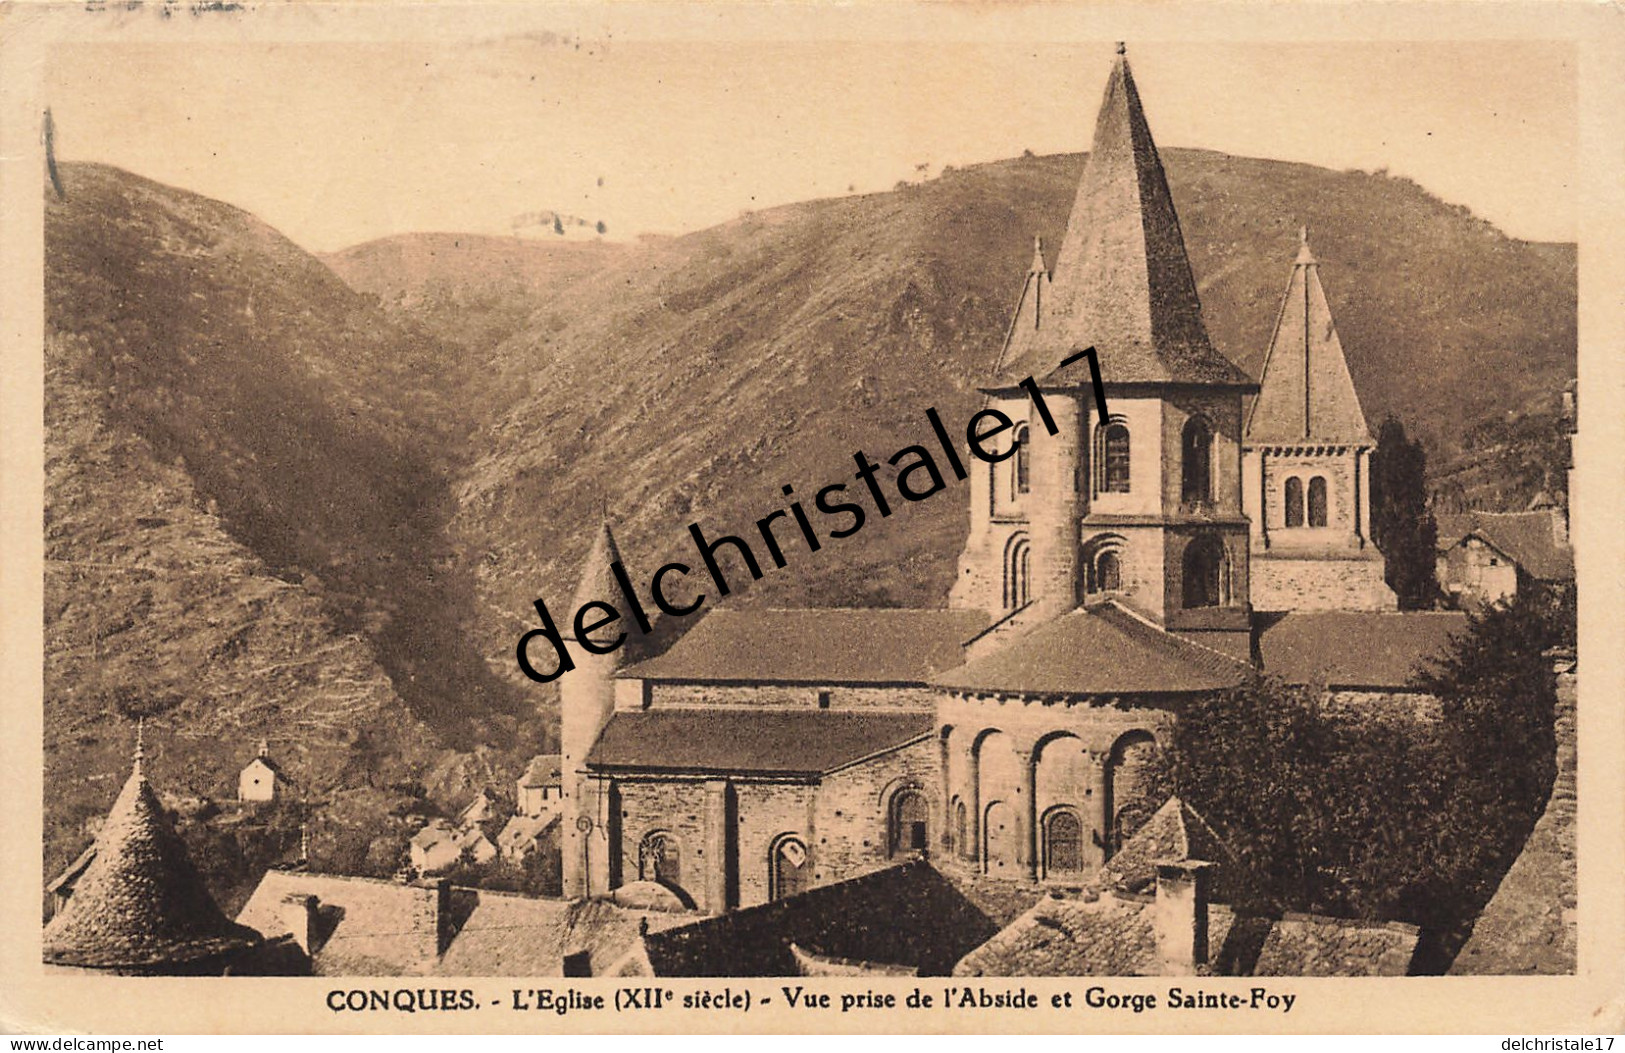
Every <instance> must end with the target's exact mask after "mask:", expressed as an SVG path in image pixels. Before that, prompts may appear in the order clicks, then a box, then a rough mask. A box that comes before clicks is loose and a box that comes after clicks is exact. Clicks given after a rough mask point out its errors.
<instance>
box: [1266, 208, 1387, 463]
mask: <svg viewBox="0 0 1625 1053" xmlns="http://www.w3.org/2000/svg"><path fill="white" fill-rule="evenodd" d="M1243 441H1244V442H1246V443H1248V444H1249V445H1263V444H1288V443H1303V442H1310V441H1312V442H1319V443H1337V444H1343V445H1356V446H1363V445H1369V444H1371V442H1372V439H1371V430H1370V428H1369V427H1368V426H1367V424H1366V419H1365V412H1364V411H1363V410H1362V409H1361V408H1360V399H1359V396H1358V395H1357V394H1356V393H1355V390H1354V380H1353V378H1352V377H1350V376H1349V368H1348V361H1347V360H1346V359H1345V358H1344V356H1343V343H1342V341H1341V340H1339V339H1338V336H1337V327H1336V326H1335V325H1334V324H1333V323H1332V309H1331V306H1330V304H1328V303H1327V301H1326V291H1325V289H1323V288H1322V287H1321V284H1320V267H1319V266H1318V261H1317V260H1316V259H1315V255H1314V253H1313V252H1311V251H1310V249H1309V237H1308V232H1307V230H1306V229H1304V228H1300V229H1299V231H1298V256H1297V259H1296V260H1295V261H1294V263H1293V266H1292V278H1291V280H1290V281H1289V282H1288V283H1287V290H1286V296H1284V297H1283V298H1282V300H1281V311H1280V313H1279V314H1278V315H1277V316H1276V320H1275V333H1274V335H1273V336H1272V337H1271V339H1270V347H1269V351H1268V352H1266V354H1265V355H1264V368H1263V371H1262V374H1261V376H1260V378H1259V393H1258V398H1257V399H1255V400H1254V401H1253V406H1252V409H1251V410H1250V411H1249V412H1248V414H1247V427H1246V435H1245V439H1244V440H1243Z"/></svg>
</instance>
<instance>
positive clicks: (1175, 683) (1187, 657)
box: [931, 603, 1251, 695]
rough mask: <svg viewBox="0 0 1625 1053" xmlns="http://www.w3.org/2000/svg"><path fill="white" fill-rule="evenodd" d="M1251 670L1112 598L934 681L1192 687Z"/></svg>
mask: <svg viewBox="0 0 1625 1053" xmlns="http://www.w3.org/2000/svg"><path fill="white" fill-rule="evenodd" d="M1250 673H1251V670H1250V667H1249V666H1247V665H1246V664H1245V663H1243V662H1238V661H1236V660H1235V659H1232V658H1228V657H1226V656H1224V655H1221V654H1219V653H1217V652H1215V651H1212V650H1209V649H1208V648H1205V647H1202V646H1199V645H1197V644H1193V643H1190V642H1189V641H1186V640H1182V639H1180V638H1179V637H1177V636H1174V635H1172V634H1170V633H1166V632H1163V631H1162V630H1161V629H1158V628H1157V627H1156V626H1154V625H1150V624H1148V623H1146V622H1144V621H1142V620H1141V619H1139V618H1137V617H1135V616H1134V615H1133V614H1131V613H1129V612H1128V611H1126V610H1124V609H1123V608H1121V607H1119V606H1118V605H1117V604H1115V603H1105V604H1101V605H1099V606H1095V607H1088V608H1080V609H1079V610H1075V611H1072V612H1071V613H1068V614H1065V615H1062V616H1061V617H1059V618H1056V619H1054V620H1053V621H1050V622H1047V623H1045V624H1043V625H1040V626H1038V627H1037V628H1034V629H1033V630H1032V631H1030V632H1028V633H1026V634H1025V635H1022V636H1019V637H1017V638H1015V639H1014V640H1012V641H1010V642H1009V643H1008V644H1006V645H1005V646H1004V647H1002V648H1001V649H999V650H997V651H994V652H992V653H991V654H987V655H984V656H982V657H980V658H977V659H974V660H972V661H970V662H966V663H965V664H964V665H962V666H960V667H958V668H957V669H952V670H949V671H948V672H946V673H942V674H940V675H938V676H935V677H933V678H932V680H931V682H932V683H933V684H936V685H937V686H939V687H946V688H951V689H955V690H962V691H998V692H1010V693H1017V694H1037V695H1142V694H1188V693H1191V692H1198V691H1215V690H1222V689H1225V688H1229V687H1235V686H1237V685H1239V684H1241V683H1243V682H1244V681H1245V680H1246V679H1247V677H1248V676H1249V675H1250Z"/></svg>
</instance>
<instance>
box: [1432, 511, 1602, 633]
mask: <svg viewBox="0 0 1625 1053" xmlns="http://www.w3.org/2000/svg"><path fill="white" fill-rule="evenodd" d="M1435 521H1436V522H1437V524H1438V541H1437V550H1438V560H1437V575H1438V579H1439V588H1440V589H1441V590H1442V591H1443V592H1444V594H1445V595H1446V596H1447V597H1449V598H1450V600H1451V601H1452V602H1453V603H1455V605H1456V606H1458V607H1461V608H1462V609H1464V610H1475V609H1477V608H1479V607H1484V606H1487V605H1489V604H1492V603H1497V602H1501V601H1505V600H1511V599H1512V598H1513V597H1514V596H1516V595H1518V594H1519V593H1525V592H1528V591H1530V590H1531V589H1534V588H1546V589H1564V588H1570V587H1572V586H1573V584H1574V550H1573V549H1572V548H1570V546H1569V539H1568V517H1567V513H1566V512H1565V511H1564V510H1563V509H1560V508H1555V507H1545V508H1536V509H1531V510H1530V511H1527V512H1466V513H1460V514H1454V515H1452V514H1444V515H1439V516H1436V517H1435Z"/></svg>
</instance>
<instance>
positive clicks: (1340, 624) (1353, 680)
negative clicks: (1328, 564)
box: [1258, 611, 1467, 690]
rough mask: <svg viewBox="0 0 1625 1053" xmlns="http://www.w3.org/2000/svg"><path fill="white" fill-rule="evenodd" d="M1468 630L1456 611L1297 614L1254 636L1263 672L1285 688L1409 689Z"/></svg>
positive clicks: (1310, 612)
mask: <svg viewBox="0 0 1625 1053" xmlns="http://www.w3.org/2000/svg"><path fill="white" fill-rule="evenodd" d="M1466 628H1467V616H1466V615H1465V614H1462V613H1459V612H1457V611H1302V612H1295V613H1291V614H1285V615H1282V616H1281V617H1280V618H1279V619H1278V620H1276V621H1274V622H1271V623H1269V624H1266V625H1264V626H1263V627H1262V629H1261V630H1260V632H1259V638H1258V650H1259V655H1260V658H1261V660H1262V664H1263V669H1264V672H1265V673H1267V674H1269V675H1270V676H1275V677H1279V678H1280V679H1282V680H1284V681H1286V682H1287V683H1289V684H1321V685H1324V686H1326V687H1333V688H1369V689H1372V690H1383V689H1389V690H1392V689H1398V688H1404V687H1408V686H1409V685H1410V683H1411V680H1412V677H1413V675H1414V674H1416V673H1418V672H1421V671H1424V670H1425V669H1426V668H1427V667H1428V665H1429V663H1430V661H1431V660H1432V659H1434V658H1437V657H1440V656H1442V655H1443V654H1445V653H1446V652H1447V651H1448V649H1449V647H1450V638H1451V636H1453V635H1455V634H1458V633H1460V632H1462V631H1463V630H1465V629H1466Z"/></svg>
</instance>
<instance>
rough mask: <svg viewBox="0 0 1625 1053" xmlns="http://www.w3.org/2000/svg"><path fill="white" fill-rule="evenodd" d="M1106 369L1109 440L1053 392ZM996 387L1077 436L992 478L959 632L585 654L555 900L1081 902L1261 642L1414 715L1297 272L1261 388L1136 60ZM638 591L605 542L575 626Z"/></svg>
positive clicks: (1071, 390)
mask: <svg viewBox="0 0 1625 1053" xmlns="http://www.w3.org/2000/svg"><path fill="white" fill-rule="evenodd" d="M1287 262H1288V261H1285V260H1283V271H1284V270H1285V269H1286V267H1285V264H1286V263H1287ZM1089 346H1093V347H1095V348H1096V349H1097V350H1098V361H1099V366H1100V370H1101V374H1102V380H1103V384H1104V388H1105V392H1106V394H1107V396H1108V406H1109V410H1110V415H1109V416H1108V417H1106V418H1105V419H1098V414H1097V413H1096V408H1095V401H1094V398H1093V394H1092V390H1091V383H1090V376H1089V373H1088V369H1087V366H1086V364H1083V363H1077V364H1073V365H1065V364H1063V363H1064V361H1065V360H1066V359H1068V358H1069V356H1071V355H1073V354H1074V353H1076V352H1077V351H1080V350H1082V349H1083V348H1085V347H1089ZM989 358H990V362H989V369H988V371H987V373H986V375H985V377H984V378H983V381H982V384H981V387H982V390H983V392H984V393H985V396H986V399H987V404H988V405H989V406H990V407H993V408H996V409H1000V410H1002V411H1003V412H1004V413H1005V414H1006V415H1008V416H1010V417H1011V418H1012V419H1015V420H1017V421H1018V422H1025V421H1026V420H1027V413H1028V412H1029V408H1030V406H1031V405H1032V404H1031V402H1030V400H1029V399H1028V398H1027V396H1026V395H1025V393H1024V392H1022V391H1021V390H1020V389H1019V388H1018V387H1017V381H1018V378H1023V377H1027V376H1031V377H1034V378H1036V379H1037V382H1038V384H1039V386H1040V388H1041V390H1042V392H1043V395H1044V399H1045V402H1046V404H1047V405H1048V407H1049V408H1050V410H1051V412H1052V414H1053V418H1054V421H1055V423H1056V425H1057V430H1056V433H1055V434H1054V435H1053V436H1051V435H1049V434H1048V433H1047V432H1048V429H1046V428H1044V427H1042V426H1040V425H1038V424H1037V423H1036V422H1029V423H1018V436H1017V437H1018V438H1020V439H1022V440H1023V442H1022V444H1021V446H1020V450H1019V453H1018V454H1017V455H1016V456H1013V457H1010V458H1008V459H1006V460H1003V461H1000V462H998V463H993V464H989V463H986V462H982V461H975V462H974V468H973V470H972V479H971V487H970V510H969V514H970V533H969V538H968V540H967V542H966V545H965V550H964V552H963V554H962V555H961V557H960V560H959V572H958V579H957V582H956V584H955V586H954V588H953V590H952V594H951V596H950V601H949V606H948V607H947V608H946V609H942V610H840V609H808V610H768V611H731V610H726V609H724V610H717V611H714V612H712V613H711V614H709V615H708V616H706V617H705V618H703V619H701V620H700V621H699V622H698V623H697V624H695V625H694V626H693V627H692V628H690V629H689V631H688V632H687V633H686V635H684V636H683V637H681V638H680V639H679V640H678V641H677V642H676V643H675V644H673V645H672V646H671V647H670V648H669V649H667V650H666V651H665V652H664V653H662V654H660V655H658V656H656V657H653V658H650V659H648V660H645V661H642V662H640V663H637V664H625V663H624V661H623V653H622V652H616V653H614V654H611V655H600V654H595V653H592V652H590V651H588V650H587V649H585V648H583V647H581V646H580V645H579V642H576V641H567V643H568V644H569V646H570V649H571V653H572V658H573V660H574V662H575V669H574V670H573V671H572V672H569V673H567V674H565V677H564V678H563V680H562V681H561V704H562V724H563V729H562V738H563V741H562V754H563V755H562V761H561V766H562V776H563V783H564V786H563V793H564V806H565V808H564V816H565V821H564V824H563V825H564V838H563V846H562V851H563V856H564V858H563V866H564V879H565V886H564V888H565V895H566V896H569V897H583V896H586V897H601V896H615V897H621V898H627V899H636V900H637V901H639V902H642V903H655V904H660V903H665V904H666V905H669V906H670V907H672V908H673V909H678V908H687V909H697V910H701V911H705V912H708V913H713V914H720V913H723V912H726V911H730V910H733V909H736V908H744V907H750V906H754V905H758V904H762V903H766V902H770V901H773V900H777V899H780V898H783V897H786V896H789V895H792V894H794V893H797V892H800V891H803V890H806V889H809V888H812V887H815V886H821V885H826V884H830V883H832V882H836V881H842V880H846V879H849V878H852V877H854V876H857V875H860V874H863V873H865V872H867V871H871V870H875V869H877V868H880V867H883V866H886V865H888V864H889V863H891V862H893V861H897V860H901V859H907V858H918V857H920V856H922V855H924V856H927V857H928V858H929V859H930V860H931V862H932V863H933V864H934V865H936V866H937V867H939V868H941V869H944V870H947V871H951V872H953V873H954V874H955V875H957V876H960V877H963V878H964V879H966V880H969V881H971V882H986V883H989V887H992V885H994V884H1013V885H1017V886H1033V885H1036V884H1040V883H1057V884H1068V883H1076V882H1077V881H1078V880H1080V879H1081V877H1082V876H1083V875H1084V874H1086V873H1088V872H1092V871H1093V870H1095V869H1097V868H1098V867H1099V866H1101V865H1102V864H1103V863H1104V862H1105V861H1106V860H1107V859H1108V857H1109V856H1110V855H1111V854H1112V853H1113V851H1114V850H1115V848H1116V847H1117V846H1119V845H1121V844H1122V843H1124V841H1125V840H1126V839H1127V838H1128V837H1130V836H1131V835H1132V834H1133V833H1134V832H1135V831H1136V830H1137V829H1138V828H1139V827H1140V826H1141V825H1142V824H1144V823H1145V822H1146V820H1147V819H1148V818H1149V817H1150V816H1151V815H1153V814H1154V813H1155V812H1156V811H1157V809H1158V807H1159V806H1160V805H1161V804H1162V803H1163V801H1164V799H1165V792H1164V791H1161V790H1159V783H1158V780H1157V778H1156V768H1157V765H1156V758H1157V754H1158V750H1159V744H1160V743H1162V742H1164V741H1165V740H1166V736H1167V735H1168V732H1169V730H1170V728H1171V727H1172V726H1173V723H1174V721H1175V719H1176V714H1177V713H1178V712H1179V711H1180V709H1181V706H1182V704H1183V703H1184V702H1185V701H1188V700H1189V699H1191V698H1193V697H1196V696H1202V695H1206V694H1210V693H1213V692H1219V691H1224V690H1226V689H1229V688H1232V687H1235V686H1237V685H1239V684H1242V683H1243V682H1245V681H1246V680H1247V678H1248V677H1249V676H1251V675H1252V674H1253V672H1254V670H1255V668H1256V667H1257V665H1258V663H1259V662H1260V660H1261V657H1260V656H1261V655H1264V656H1265V657H1264V658H1263V661H1264V663H1265V664H1266V665H1267V664H1268V657H1267V655H1268V654H1269V653H1271V651H1270V646H1269V644H1268V642H1267V641H1266V642H1264V643H1263V644H1261V639H1262V637H1263V634H1264V631H1265V630H1264V626H1265V625H1279V626H1286V627H1288V628H1290V629H1291V630H1292V633H1295V634H1296V636H1297V637H1302V636H1304V635H1305V634H1307V635H1308V636H1310V637H1313V636H1315V635H1316V632H1315V630H1314V629H1313V627H1312V625H1305V624H1303V623H1302V622H1301V621H1300V622H1292V621H1291V619H1294V618H1298V619H1303V618H1313V617H1320V616H1322V615H1321V612H1325V616H1327V617H1337V618H1340V619H1344V621H1343V622H1339V623H1338V624H1339V625H1340V626H1341V627H1342V630H1346V631H1344V632H1341V633H1340V636H1346V637H1347V638H1349V639H1358V640H1360V641H1361V645H1360V646H1361V648H1362V650H1360V651H1359V652H1357V653H1354V654H1351V655H1342V656H1341V658H1342V660H1343V668H1341V670H1340V671H1339V673H1338V676H1339V677H1340V678H1341V680H1340V681H1339V683H1341V684H1342V686H1345V687H1356V688H1358V687H1361V686H1363V685H1367V684H1369V685H1370V686H1388V687H1395V686H1396V685H1395V684H1392V683H1389V684H1386V685H1383V684H1382V683H1380V680H1381V678H1380V677H1377V676H1376V675H1375V674H1374V673H1373V674H1372V675H1371V676H1366V675H1365V669H1364V668H1363V666H1365V665H1380V666H1382V667H1383V668H1385V669H1388V670H1398V671H1399V672H1398V673H1393V674H1390V675H1389V679H1390V680H1398V681H1400V682H1401V683H1402V682H1403V673H1404V671H1405V670H1406V669H1407V668H1408V667H1409V666H1410V664H1412V662H1413V660H1415V659H1417V658H1419V657H1420V656H1421V655H1422V654H1423V653H1424V652H1423V651H1422V650H1420V649H1421V648H1424V647H1429V646H1437V645H1438V643H1439V642H1440V639H1441V633H1440V632H1439V631H1437V630H1438V629H1439V626H1438V625H1437V624H1435V623H1434V622H1429V623H1428V627H1427V629H1426V631H1415V626H1414V625H1413V624H1412V622H1411V619H1424V620H1425V619H1429V618H1433V619H1435V621H1436V620H1437V618H1438V616H1433V615H1404V614H1399V613H1397V612H1395V611H1394V608H1395V600H1394V596H1393V594H1392V593H1391V592H1390V591H1389V590H1388V589H1387V587H1386V585H1384V583H1383V564H1382V560H1381V557H1380V555H1378V554H1377V553H1376V551H1375V549H1374V548H1373V547H1372V546H1371V543H1370V540H1369V520H1370V510H1369V504H1370V493H1369V460H1370V455H1371V451H1372V448H1373V445H1374V443H1373V440H1372V438H1371V433H1370V430H1369V428H1368V427H1367V424H1366V421H1365V418H1364V415H1363V413H1362V411H1361V408H1360V404H1359V399H1358V397H1357V396H1356V394H1355V390H1354V386H1353V383H1352V381H1351V379H1350V376H1349V372H1348V368H1347V365H1346V363H1345V362H1344V359H1343V352H1342V348H1341V345H1340V343H1339V341H1338V338H1337V333H1336V329H1335V327H1334V325H1333V322H1332V318H1331V313H1330V309H1329V307H1328V306H1327V301H1326V296H1325V293H1324V292H1323V291H1322V287H1321V280H1320V276H1319V265H1318V262H1317V260H1316V258H1315V256H1314V255H1313V253H1312V252H1311V251H1310V248H1309V245H1308V242H1307V239H1305V240H1304V242H1303V245H1302V247H1301V248H1300V250H1299V252H1298V255H1297V258H1296V260H1295V261H1291V273H1290V279H1289V282H1288V286H1287V291H1286V294H1285V296H1284V298H1283V301H1282V304H1281V308H1280V314H1279V317H1278V319H1277V322H1276V326H1275V332H1274V336H1273V339H1272V342H1271V346H1270V348H1269V351H1268V356H1267V358H1266V359H1265V365H1264V368H1263V372H1262V376H1261V378H1260V380H1259V381H1257V382H1255V381H1254V380H1253V379H1252V378H1250V377H1248V376H1247V375H1246V374H1244V373H1243V372H1241V371H1240V370H1239V369H1237V368H1236V367H1235V366H1234V365H1232V364H1231V362H1230V361H1229V360H1228V359H1226V358H1225V357H1224V356H1223V355H1222V354H1220V353H1219V352H1218V351H1217V350H1215V348H1214V347H1213V346H1212V344H1211V343H1210V341H1209V339H1208V335H1207V331H1206V328H1205V326H1204V324H1203V320H1202V309H1201V305H1200V302H1199V300H1198V296H1197V291H1196V282H1195V280H1194V278H1193V276H1192V273H1191V268H1190V263H1189V261H1188V259H1187V256H1186V251H1185V243H1184V238H1183V235H1182V234H1181V231H1180V225H1179V218H1178V216H1177V215H1176V214H1175V210H1174V205H1173V200H1172V198H1171V196H1170V194H1169V191H1168V185H1167V180H1166V178H1165V176H1164V173H1163V168H1162V164H1161V161H1160V160H1159V158H1158V154H1157V148H1156V145H1155V143H1154V142H1153V141H1152V136H1151V131H1150V128H1149V127H1148V126H1147V123H1146V119H1145V115H1144V113H1143V112H1142V109H1141V104H1140V99H1139V94H1138V91H1137V89H1136V87H1135V83H1134V78H1133V75H1132V73H1131V71H1130V68H1129V63H1128V60H1127V58H1126V56H1125V55H1124V53H1123V48H1122V47H1121V46H1119V48H1118V54H1117V58H1116V61H1115V64H1114V66H1113V68H1112V71H1111V75H1110V79H1109V81H1108V83H1107V86H1106V91H1105V98H1104V101H1103V102H1102V105H1101V108H1100V111H1099V116H1098V118H1097V120H1096V124H1095V133H1094V140H1093V145H1092V147H1091V149H1090V152H1089V155H1088V160H1087V162H1086V164H1085V167H1084V170H1083V175H1082V178H1081V182H1080V184H1079V187H1078V191H1077V197H1076V201H1075V204H1074V205H1073V208H1072V212H1071V218H1070V222H1069V224H1068V229H1067V235H1066V238H1065V240H1064V242H1063V244H1062V245H1061V247H1060V250H1059V252H1058V253H1057V254H1056V255H1055V257H1054V260H1053V263H1052V262H1051V261H1050V260H1049V259H1047V258H1046V256H1045V254H1044V250H1043V247H1042V245H1040V246H1038V247H1037V249H1036V251H1035V253H1034V258H1033V263H1032V267H1031V269H1030V271H1029V273H1028V275H1027V277H1026V282H1025V286H1024V288H1023V289H1022V291H1021V294H1020V297H1019V299H1018V300H1017V302H1016V304H1015V311H1014V317H1013V321H1012V323H1011V325H1010V328H1009V331H1008V335H1007V338H1006V340H1005V343H1004V346H1003V347H1001V348H999V349H997V354H996V355H995V354H991V353H990V355H989ZM618 558H619V557H618V554H617V552H616V550H615V542H614V539H613V537H612V536H611V534H610V532H609V530H608V529H607V528H605V529H604V530H603V531H602V532H601V534H600V536H599V537H598V538H597V540H596V542H595V543H594V545H593V547H592V550H591V553H590V554H589V556H588V558H587V562H586V566H585V568H584V572H583V577H582V581H581V586H580V589H579V590H578V593H577V596H576V599H575V606H577V607H579V605H580V604H582V603H583V602H586V601H587V600H591V599H596V598H599V597H601V596H605V595H613V594H614V589H615V586H614V583H613V581H612V580H611V578H610V573H611V572H610V569H609V568H610V565H611V564H612V563H613V562H615V561H616V560H617V559H618ZM1266 612H1269V617H1267V618H1266V617H1264V614H1265V613H1266ZM1281 612H1287V613H1285V614H1282V613H1281ZM1291 612H1304V613H1298V614H1294V613H1291ZM1350 619H1352V621H1349V620H1350ZM1417 624H1420V623H1417ZM1451 624H1452V625H1454V624H1457V623H1456V622H1452V623H1451ZM1283 633H1285V630H1283ZM1287 635H1292V634H1290V633H1288V634H1285V635H1283V636H1282V639H1285V638H1286V636H1287ZM1277 650H1279V648H1277ZM1327 650H1328V652H1329V657H1328V660H1334V659H1336V658H1337V657H1338V656H1337V655H1336V654H1335V652H1336V651H1337V645H1336V641H1335V640H1331V641H1329V643H1328V646H1327ZM1312 657H1314V656H1312ZM1317 682H1320V683H1323V684H1326V683H1329V682H1330V681H1329V679H1327V678H1322V679H1319V680H1318V681H1317Z"/></svg>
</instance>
